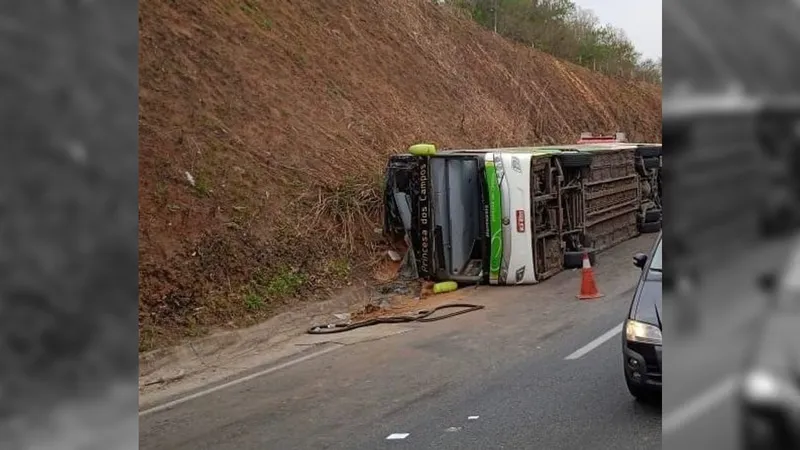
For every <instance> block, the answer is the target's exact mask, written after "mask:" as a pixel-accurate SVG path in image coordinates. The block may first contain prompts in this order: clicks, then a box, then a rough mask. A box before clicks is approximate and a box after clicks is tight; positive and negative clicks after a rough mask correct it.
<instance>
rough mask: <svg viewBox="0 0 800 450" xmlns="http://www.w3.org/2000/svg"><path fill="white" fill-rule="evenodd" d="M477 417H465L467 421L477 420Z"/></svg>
mask: <svg viewBox="0 0 800 450" xmlns="http://www.w3.org/2000/svg"><path fill="white" fill-rule="evenodd" d="M478 417H480V416H469V417H467V420H478Z"/></svg>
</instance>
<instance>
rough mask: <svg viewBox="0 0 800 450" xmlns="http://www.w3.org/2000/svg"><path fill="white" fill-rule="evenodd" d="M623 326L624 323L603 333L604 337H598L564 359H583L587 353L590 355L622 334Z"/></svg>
mask: <svg viewBox="0 0 800 450" xmlns="http://www.w3.org/2000/svg"><path fill="white" fill-rule="evenodd" d="M623 325H625V323H624V322H623V323H621V324H619V325H617V326H615V327H614V328H612V329H610V330H608V331H606V332H605V333H603V335H602V336H600V337H598V338H597V339H595V340H593V341H592V342H589V343H588V344H586V345H584V346H583V347H581V348H579V349H577V350H575V351H574V352H573V353H572V354H571V355H569V356H567V357H566V358H564V359H578V358H581V357H583V356H585V355H586V354H587V353H589V352H591V351H592V350H594V349H596V348H597V347H600V346H601V345H603V343H604V342H606V341H607V340H609V339H611V338H613V337H614V336H616V335H618V334H620V333H621V332H622V327H623Z"/></svg>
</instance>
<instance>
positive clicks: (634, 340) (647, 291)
mask: <svg viewBox="0 0 800 450" xmlns="http://www.w3.org/2000/svg"><path fill="white" fill-rule="evenodd" d="M661 241H662V235H661V233H659V236H658V239H657V240H656V243H655V244H654V245H653V248H652V249H651V251H650V253H649V254H645V253H637V254H636V255H634V257H633V263H634V265H635V266H636V267H638V268H640V269H641V270H642V274H641V276H640V277H639V283H638V284H637V285H636V290H635V293H634V295H633V300H632V301H631V306H630V309H629V310H628V317H627V320H625V324H624V326H623V332H622V356H623V368H624V374H625V383H626V384H627V386H628V390H629V391H630V393H631V394H632V395H633V396H634V397H636V399H638V400H641V401H646V402H653V401H656V400H660V399H661V373H662V370H661V352H662V350H661V347H662V342H661V318H662V312H661V311H662V307H661V284H662V273H663V269H662V257H661V254H662V253H661V252H662V251H661Z"/></svg>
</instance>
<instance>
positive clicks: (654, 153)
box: [636, 146, 661, 158]
mask: <svg viewBox="0 0 800 450" xmlns="http://www.w3.org/2000/svg"><path fill="white" fill-rule="evenodd" d="M636 156H641V157H642V158H658V157H659V156H661V147H657V146H652V147H637V148H636Z"/></svg>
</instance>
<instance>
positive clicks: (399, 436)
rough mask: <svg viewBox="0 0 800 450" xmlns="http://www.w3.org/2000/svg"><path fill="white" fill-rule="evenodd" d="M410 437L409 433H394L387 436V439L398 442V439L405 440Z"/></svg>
mask: <svg viewBox="0 0 800 450" xmlns="http://www.w3.org/2000/svg"><path fill="white" fill-rule="evenodd" d="M408 435H409V433H392V434H390V435H388V436H386V439H387V440H390V441H394V440H398V439H405V438H407V437H408Z"/></svg>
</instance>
